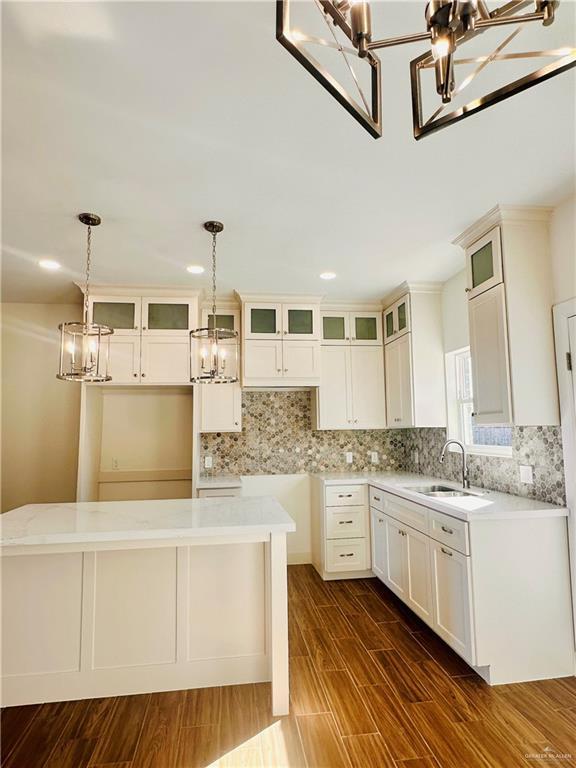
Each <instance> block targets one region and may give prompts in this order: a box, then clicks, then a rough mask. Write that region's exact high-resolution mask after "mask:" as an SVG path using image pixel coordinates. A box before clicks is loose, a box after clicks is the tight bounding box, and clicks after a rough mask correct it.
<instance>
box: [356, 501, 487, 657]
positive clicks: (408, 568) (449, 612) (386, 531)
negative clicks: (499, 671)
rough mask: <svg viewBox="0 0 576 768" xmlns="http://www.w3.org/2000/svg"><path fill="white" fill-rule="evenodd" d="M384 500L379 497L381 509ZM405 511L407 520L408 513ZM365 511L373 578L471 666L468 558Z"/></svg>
mask: <svg viewBox="0 0 576 768" xmlns="http://www.w3.org/2000/svg"><path fill="white" fill-rule="evenodd" d="M386 496H387V494H383V493H380V497H382V498H383V499H384V501H383V504H382V506H383V507H385V506H386ZM408 504H409V505H410V507H411V506H413V505H412V504H411V503H410V502H408ZM390 505H391V506H393V508H394V510H396V511H398V512H399V514H400V515H402V506H401V504H399V500H398V497H393V496H392V497H391V502H390ZM410 507H409V506H407V509H406V515H407V516H408V515H413V514H414V513H413V510H412V509H410ZM423 509H425V508H423ZM370 512H371V523H372V525H371V528H372V570H373V572H374V574H375V575H376V576H378V578H379V579H380V580H381V581H382V582H383V583H384V584H386V586H387V587H388V588H389V589H390V590H391V591H392V592H394V594H395V595H397V596H398V597H399V598H400V599H401V600H402V601H403V602H405V603H406V605H408V607H409V608H411V609H412V610H413V611H414V613H415V614H417V615H418V616H419V617H420V618H421V619H422V620H423V621H424V622H426V624H428V625H429V626H430V627H432V629H434V631H435V632H436V633H437V634H438V635H440V637H442V639H443V640H445V642H446V643H448V645H450V646H451V647H452V648H453V649H454V650H455V651H457V653H459V654H460V656H462V657H463V658H464V659H465V660H466V661H468V662H469V663H470V664H474V644H473V631H472V627H473V617H472V613H471V596H470V595H471V579H470V557H468V556H466V555H464V554H462V553H461V552H458V551H457V550H455V549H452V548H451V547H449V546H447V545H446V544H442V543H440V542H437V541H435V540H434V539H432V538H431V537H430V536H428V535H427V533H424V532H423V531H420V530H416V529H415V528H412V527H410V526H409V525H406V523H405V522H402V521H400V520H398V519H396V518H394V517H391V516H390V515H388V514H386V513H384V512H382V511H380V510H378V509H375V508H374V507H371V510H370ZM461 525H462V523H461Z"/></svg>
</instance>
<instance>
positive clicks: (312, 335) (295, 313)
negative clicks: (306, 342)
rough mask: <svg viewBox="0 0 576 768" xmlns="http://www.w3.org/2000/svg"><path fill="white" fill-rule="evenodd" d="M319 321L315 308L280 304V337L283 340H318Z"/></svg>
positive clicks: (316, 308) (318, 314)
mask: <svg viewBox="0 0 576 768" xmlns="http://www.w3.org/2000/svg"><path fill="white" fill-rule="evenodd" d="M319 320H320V313H319V311H318V307H317V306H312V305H310V306H308V305H299V304H282V336H283V338H285V339H295V340H296V341H302V340H303V339H317V338H319V327H318V326H319Z"/></svg>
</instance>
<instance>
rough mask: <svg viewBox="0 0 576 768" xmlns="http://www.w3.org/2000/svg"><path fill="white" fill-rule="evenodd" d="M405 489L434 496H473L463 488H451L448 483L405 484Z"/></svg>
mask: <svg viewBox="0 0 576 768" xmlns="http://www.w3.org/2000/svg"><path fill="white" fill-rule="evenodd" d="M404 490H405V491H412V492H413V493H421V494H422V495H423V496H434V497H436V498H450V497H454V496H475V495H476V494H474V493H469V492H468V491H465V490H464V489H460V488H451V487H450V486H449V485H405V486H404Z"/></svg>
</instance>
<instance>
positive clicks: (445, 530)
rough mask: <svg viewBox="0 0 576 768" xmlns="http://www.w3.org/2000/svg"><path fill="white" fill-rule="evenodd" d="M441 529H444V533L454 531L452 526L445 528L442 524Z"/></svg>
mask: <svg viewBox="0 0 576 768" xmlns="http://www.w3.org/2000/svg"><path fill="white" fill-rule="evenodd" d="M442 530H443V531H444V533H450V534H452V533H454V531H453V530H452V528H447V527H446V526H445V525H443V526H442Z"/></svg>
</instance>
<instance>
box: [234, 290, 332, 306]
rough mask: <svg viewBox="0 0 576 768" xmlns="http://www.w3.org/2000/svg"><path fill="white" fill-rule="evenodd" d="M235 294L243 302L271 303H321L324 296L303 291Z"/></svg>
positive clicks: (236, 292)
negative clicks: (302, 292)
mask: <svg viewBox="0 0 576 768" xmlns="http://www.w3.org/2000/svg"><path fill="white" fill-rule="evenodd" d="M234 293H235V295H236V296H237V297H238V298H239V299H240V301H241V302H242V303H244V304H245V303H246V302H258V303H260V302H262V303H271V304H320V302H321V301H322V299H323V298H324V297H323V296H308V295H306V294H301V293H239V292H238V291H234Z"/></svg>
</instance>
